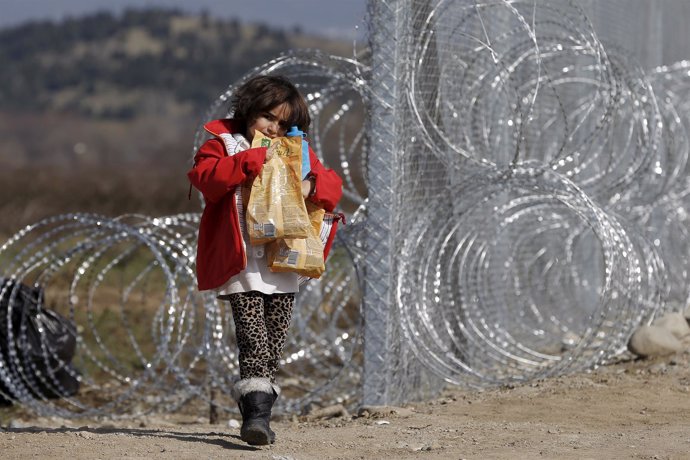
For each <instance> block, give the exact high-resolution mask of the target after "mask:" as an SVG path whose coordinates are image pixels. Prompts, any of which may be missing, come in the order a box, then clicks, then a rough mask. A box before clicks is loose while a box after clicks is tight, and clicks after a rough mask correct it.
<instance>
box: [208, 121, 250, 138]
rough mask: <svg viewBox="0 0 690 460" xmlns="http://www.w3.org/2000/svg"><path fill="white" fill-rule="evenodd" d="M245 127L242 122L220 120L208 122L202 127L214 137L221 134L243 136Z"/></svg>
mask: <svg viewBox="0 0 690 460" xmlns="http://www.w3.org/2000/svg"><path fill="white" fill-rule="evenodd" d="M246 126H247V125H246V123H245V122H244V120H238V119H235V118H221V119H220V120H213V121H209V122H208V123H206V124H205V125H204V129H205V130H206V131H208V132H209V133H211V134H213V135H214V136H216V137H219V136H220V135H221V134H235V133H241V134H244V132H245V130H246Z"/></svg>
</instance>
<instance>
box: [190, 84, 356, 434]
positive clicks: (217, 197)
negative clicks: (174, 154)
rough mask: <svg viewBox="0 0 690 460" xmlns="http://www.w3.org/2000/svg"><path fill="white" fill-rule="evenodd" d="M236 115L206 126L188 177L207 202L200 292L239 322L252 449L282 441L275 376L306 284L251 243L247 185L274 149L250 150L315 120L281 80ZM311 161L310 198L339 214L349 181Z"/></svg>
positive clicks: (239, 387) (241, 384) (237, 97)
mask: <svg viewBox="0 0 690 460" xmlns="http://www.w3.org/2000/svg"><path fill="white" fill-rule="evenodd" d="M232 109H233V112H234V114H233V115H234V116H233V118H232V119H222V120H215V121H212V122H209V123H207V124H206V125H205V129H206V130H207V131H208V132H209V133H211V134H212V135H213V138H211V139H209V140H208V141H206V142H205V143H204V144H203V145H202V146H201V148H200V149H199V151H198V152H197V154H196V155H195V157H194V167H193V168H192V169H191V171H189V173H188V174H187V176H188V177H189V180H190V182H191V183H192V185H193V186H194V187H196V188H197V189H198V190H199V191H200V192H201V193H202V195H203V197H204V200H205V202H206V203H205V204H206V205H205V208H204V212H203V214H202V216H201V222H200V225H199V239H198V247H197V259H196V261H197V262H196V264H197V281H198V285H199V289H200V290H215V291H216V292H217V294H218V298H219V299H222V300H227V301H228V302H230V306H231V308H232V314H233V319H234V322H235V334H236V336H237V345H238V348H239V364H240V380H239V381H238V382H237V383H236V384H235V386H234V388H233V389H232V390H233V391H232V395H233V397H234V398H235V400H236V401H237V403H238V406H239V408H240V412H241V413H242V428H241V431H240V435H241V438H242V440H243V441H245V442H248V443H249V444H253V445H263V444H268V443H272V442H274V440H275V434H274V433H273V431H272V430H271V429H270V427H269V420H270V417H271V408H272V406H273V403H274V402H275V400H276V398H277V397H278V395H279V394H280V388H279V387H278V386H277V385H276V384H275V377H276V372H277V371H278V366H279V363H280V357H281V354H282V352H283V346H284V345H285V340H286V337H287V332H288V328H289V326H290V319H291V314H292V307H293V304H294V301H295V293H296V292H297V291H298V290H299V281H298V275H297V274H295V273H273V272H271V271H270V269H269V268H268V264H267V260H266V252H265V251H264V247H263V246H251V245H250V244H249V238H248V235H247V229H246V225H245V221H244V206H243V197H242V189H243V187H242V184H243V183H251V182H252V181H253V179H254V178H255V177H256V176H257V175H258V174H259V173H260V172H261V169H262V167H263V164H264V163H265V162H266V161H268V160H269V159H270V158H271V157H272V155H273V148H272V147H269V148H266V147H260V148H250V147H249V146H250V145H251V142H252V139H253V138H254V134H255V133H256V132H257V131H260V132H262V133H263V134H265V135H267V136H269V137H271V138H275V137H281V136H285V134H286V132H287V130H288V129H290V127H291V126H297V127H298V128H299V129H300V130H302V131H304V132H307V130H308V128H309V124H310V121H311V119H310V117H309V112H308V109H307V104H306V102H305V100H304V98H303V97H302V95H301V94H300V93H299V91H298V90H297V89H296V88H295V86H294V85H293V84H292V83H291V82H290V81H289V80H288V79H286V78H284V77H280V76H257V77H254V78H252V79H250V80H249V81H247V82H246V83H244V84H243V85H242V86H241V87H239V88H238V89H237V90H236V92H235V94H234V96H233V100H232ZM309 159H310V166H311V172H310V173H309V175H308V177H307V178H306V179H305V180H304V181H303V182H302V195H303V196H304V199H305V200H310V201H312V202H313V203H315V204H317V205H318V206H320V207H322V208H324V209H325V210H326V211H333V209H334V208H335V205H336V204H337V203H338V201H339V200H340V197H341V195H342V180H341V179H340V177H338V175H337V174H336V173H335V172H334V171H333V170H331V169H327V168H325V167H324V166H323V165H322V164H321V162H320V161H319V160H318V158H317V157H316V155H315V154H314V152H313V151H312V150H311V148H310V149H309ZM245 198H248V197H245ZM334 231H335V225H334V226H333V228H332V229H331V233H332V232H334ZM332 236H333V235H332V234H331V235H330V237H329V238H328V241H329V242H330V241H332ZM329 245H330V244H327V245H326V246H329ZM328 249H329V248H328V247H326V248H325V250H324V254H327V253H328Z"/></svg>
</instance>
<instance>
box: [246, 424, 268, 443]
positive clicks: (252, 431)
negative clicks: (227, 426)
mask: <svg viewBox="0 0 690 460" xmlns="http://www.w3.org/2000/svg"><path fill="white" fill-rule="evenodd" d="M240 439H242V441H244V442H246V443H247V444H251V445H252V446H265V445H268V444H271V437H270V435H269V434H268V433H267V432H266V431H264V430H262V429H260V428H258V427H251V428H248V429H247V430H245V431H244V432H243V433H240Z"/></svg>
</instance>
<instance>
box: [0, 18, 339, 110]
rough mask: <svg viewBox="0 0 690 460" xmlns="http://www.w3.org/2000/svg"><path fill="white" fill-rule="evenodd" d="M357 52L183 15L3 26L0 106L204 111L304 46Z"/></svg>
mask: <svg viewBox="0 0 690 460" xmlns="http://www.w3.org/2000/svg"><path fill="white" fill-rule="evenodd" d="M317 46H318V47H319V48H320V49H322V50H324V51H326V52H328V53H333V54H345V55H346V54H348V53H350V54H351V53H352V51H351V48H352V46H351V45H349V44H347V43H344V42H343V43H341V42H334V41H331V40H327V39H323V38H321V37H311V36H307V35H304V34H303V33H301V32H300V31H299V30H292V31H289V32H288V31H284V30H279V29H272V28H269V27H267V26H265V25H261V24H242V23H240V22H238V21H237V20H230V21H227V20H217V19H214V18H212V17H210V16H207V15H201V16H191V15H186V14H183V13H180V12H177V11H174V10H160V9H147V10H128V11H126V12H125V13H124V14H122V15H121V16H115V15H112V14H110V13H98V14H94V15H90V16H85V17H82V18H79V19H69V20H66V21H64V22H61V23H53V22H32V23H28V24H25V25H22V26H18V27H14V28H10V29H4V30H0V110H23V111H24V110H30V111H35V110H49V111H68V112H76V113H79V114H84V115H89V116H96V117H111V118H112V117H114V118H131V117H135V116H138V115H143V114H155V115H158V116H160V115H166V114H171V115H175V114H179V113H194V112H195V111H196V112H198V111H199V110H200V109H202V108H204V107H206V106H207V105H208V104H209V102H210V101H212V100H213V98H215V97H216V96H217V95H218V94H219V93H220V92H221V91H222V90H223V89H225V88H226V87H227V86H228V84H229V83H231V82H233V81H235V80H236V79H237V78H239V77H240V76H242V75H243V74H245V73H246V72H247V71H248V70H250V69H252V68H253V67H255V66H257V65H259V64H262V63H264V62H266V61H268V60H269V59H271V58H273V57H275V56H277V55H278V54H280V53H281V52H283V51H286V50H288V49H294V48H310V47H317Z"/></svg>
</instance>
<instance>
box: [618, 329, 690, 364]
mask: <svg viewBox="0 0 690 460" xmlns="http://www.w3.org/2000/svg"><path fill="white" fill-rule="evenodd" d="M628 349H629V350H630V351H631V352H632V353H634V354H636V355H638V356H642V357H648V356H664V355H669V354H672V353H677V352H679V351H681V350H682V349H683V344H681V343H680V341H679V340H678V339H677V338H676V337H675V336H674V335H673V334H672V333H671V332H669V331H668V329H665V328H663V327H660V326H641V327H639V328H638V329H637V330H636V331H635V332H634V333H633V335H632V337H630V341H629V342H628Z"/></svg>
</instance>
